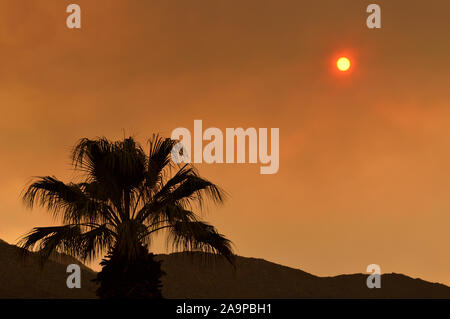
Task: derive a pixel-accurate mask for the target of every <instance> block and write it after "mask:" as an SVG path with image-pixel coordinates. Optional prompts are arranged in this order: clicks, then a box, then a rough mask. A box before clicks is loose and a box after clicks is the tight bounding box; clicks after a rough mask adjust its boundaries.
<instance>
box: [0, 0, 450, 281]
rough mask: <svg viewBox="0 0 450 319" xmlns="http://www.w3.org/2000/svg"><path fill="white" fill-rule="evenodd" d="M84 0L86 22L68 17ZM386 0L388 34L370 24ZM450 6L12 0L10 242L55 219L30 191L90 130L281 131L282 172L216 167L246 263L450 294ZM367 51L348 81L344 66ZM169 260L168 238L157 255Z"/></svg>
mask: <svg viewBox="0 0 450 319" xmlns="http://www.w3.org/2000/svg"><path fill="white" fill-rule="evenodd" d="M70 3H78V4H79V5H80V6H81V9H82V29H81V30H69V29H68V28H67V27H66V25H65V20H66V17H67V15H68V14H67V13H65V10H66V6H67V5H68V4H70ZM370 3H378V4H380V5H381V8H382V29H380V30H369V29H368V28H367V27H366V26H365V20H366V18H367V16H368V14H367V13H366V7H367V5H368V4H370ZM449 12H450V2H448V1H444V0H442V1H437V0H430V1H420V2H419V1H406V0H404V1H400V0H396V1H380V0H377V1H375V0H373V1H354V0H347V1H341V0H340V1H338V0H327V1H299V0H289V1H287V0H283V1H281V0H271V1H264V0H239V1H230V0H214V1H211V0H189V1H187V0H171V1H167V0H160V1H150V0H149V1H141V0H126V1H125V0H124V1H106V0H96V1H87V0H78V1H75V0H72V1H61V0H45V1H44V0H41V1H35V0H27V1H25V0H23V1H13V0H1V2H0V102H1V104H0V105H1V106H0V107H1V114H0V132H1V133H0V148H1V150H2V157H1V165H0V176H1V179H0V203H1V206H0V238H2V239H4V240H6V241H8V242H10V243H15V242H16V240H17V238H18V237H20V236H21V235H23V234H24V233H26V232H27V231H29V230H30V229H31V228H32V227H34V226H46V225H49V224H51V223H52V220H51V218H50V217H49V215H48V214H47V213H46V212H45V211H43V210H35V211H29V210H27V209H26V208H25V207H24V206H23V205H22V202H21V201H20V192H21V191H22V189H23V187H24V186H25V184H26V183H27V182H28V181H29V180H30V178H31V177H32V176H39V175H56V176H58V177H60V178H63V179H65V180H69V179H70V178H71V177H72V176H73V172H72V171H71V168H70V158H69V156H70V150H71V147H72V146H73V145H74V144H75V143H76V142H77V140H78V139H80V138H81V137H96V136H106V137H108V138H111V139H116V138H121V137H123V134H124V132H125V133H126V134H132V135H135V136H136V137H137V139H138V140H139V141H141V142H142V143H145V141H146V139H147V138H148V137H150V136H151V135H152V134H153V133H157V132H159V133H161V134H163V135H165V136H170V133H171V131H172V130H173V129H174V128H176V127H180V126H182V127H187V128H189V129H192V127H193V120H194V119H201V120H203V125H204V127H205V128H206V127H212V126H214V127H218V128H221V129H223V130H225V128H227V127H244V128H247V127H267V128H271V127H278V128H280V170H279V172H278V174H276V175H260V174H259V164H241V165H236V164H227V165H225V164H215V165H207V164H202V165H200V166H199V169H200V172H201V173H202V175H204V176H205V177H207V178H208V179H211V180H212V181H214V182H216V183H218V184H219V185H221V186H222V187H223V188H225V190H227V191H228V193H229V194H230V198H229V200H228V202H227V203H226V204H225V205H224V206H223V207H221V208H218V209H213V210H211V211H210V213H209V214H207V216H205V219H207V220H208V221H210V222H212V223H213V224H214V225H215V226H217V227H218V229H219V231H220V232H222V233H224V234H226V235H227V236H228V237H229V238H230V239H232V240H233V242H234V243H235V245H236V248H237V252H238V254H240V255H243V256H251V257H261V258H264V259H267V260H270V261H273V262H277V263H281V264H284V265H288V266H292V267H295V268H301V269H303V270H305V271H308V272H311V273H314V274H317V275H335V274H341V273H355V272H365V270H366V267H367V265H368V264H372V263H375V264H379V265H380V266H381V270H382V272H401V273H405V274H408V275H410V276H413V277H415V276H420V277H422V278H423V279H426V280H430V281H439V282H443V283H446V284H450V250H449V247H448V245H449V243H450V231H449V225H450V90H449V88H448V86H449V78H450V59H449V53H450V42H449V41H448V38H449V36H450V19H448V13H449ZM340 54H346V55H348V56H350V57H351V58H352V62H353V70H352V72H351V74H347V75H346V76H342V74H341V75H338V74H337V73H336V72H335V71H334V69H333V67H332V66H333V62H334V59H335V58H336V57H337V56H339V55H340ZM155 249H156V250H158V251H161V250H160V247H159V245H157V246H156V247H155Z"/></svg>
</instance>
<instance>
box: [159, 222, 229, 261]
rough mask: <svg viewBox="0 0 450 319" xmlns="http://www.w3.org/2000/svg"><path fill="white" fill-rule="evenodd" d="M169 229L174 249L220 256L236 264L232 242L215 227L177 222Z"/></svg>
mask: <svg viewBox="0 0 450 319" xmlns="http://www.w3.org/2000/svg"><path fill="white" fill-rule="evenodd" d="M167 229H168V230H169V236H168V242H169V243H170V242H171V243H172V247H173V248H175V249H182V250H186V251H201V252H206V253H215V254H220V255H222V256H224V257H225V258H226V259H227V260H228V261H229V262H230V263H231V264H234V253H233V249H232V243H231V241H230V240H228V239H227V238H226V237H225V236H224V235H222V234H220V233H218V232H217V230H216V229H215V228H214V227H213V226H211V225H209V224H207V223H204V222H200V221H195V222H184V221H177V222H175V223H173V224H172V225H171V227H168V228H167Z"/></svg>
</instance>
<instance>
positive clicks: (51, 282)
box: [0, 240, 450, 299]
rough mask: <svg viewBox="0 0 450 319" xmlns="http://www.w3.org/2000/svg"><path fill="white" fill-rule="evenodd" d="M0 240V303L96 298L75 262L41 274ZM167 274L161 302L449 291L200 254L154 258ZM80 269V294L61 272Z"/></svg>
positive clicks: (88, 273) (394, 278)
mask: <svg viewBox="0 0 450 319" xmlns="http://www.w3.org/2000/svg"><path fill="white" fill-rule="evenodd" d="M20 252H21V249H20V248H18V247H16V246H14V245H10V244H8V243H6V242H4V241H1V240H0V298H96V296H95V289H96V287H97V286H96V284H94V283H93V282H92V279H94V278H95V276H96V273H95V272H94V271H93V270H91V269H89V268H88V267H86V266H84V265H83V264H82V263H81V262H80V261H78V260H76V259H74V258H72V257H70V256H67V255H58V256H57V257H54V258H52V260H50V261H49V262H47V264H46V265H45V266H44V268H41V267H40V259H39V256H37V255H36V254H35V253H31V255H30V256H29V257H28V258H26V259H23V258H22V257H21V254H20ZM158 258H159V259H160V260H162V261H163V264H162V268H163V270H164V271H165V272H166V273H167V274H166V275H165V276H164V277H163V278H162V281H163V285H164V286H163V295H164V297H165V298H200V299H201V298H450V287H448V286H445V285H443V284H439V283H431V282H427V281H424V280H422V279H413V278H411V277H408V276H405V275H402V274H395V273H392V274H383V275H382V277H381V288H380V289H369V288H367V286H366V279H367V276H368V275H367V274H351V275H340V276H335V277H318V276H314V275H312V274H309V273H307V272H304V271H302V270H299V269H294V268H290V267H286V266H282V265H278V264H275V263H272V262H268V261H266V260H263V259H257V258H246V257H240V256H237V257H236V267H235V269H233V268H232V267H231V266H230V264H229V263H228V262H227V261H226V260H225V258H223V257H215V256H212V255H209V254H204V253H186V252H185V253H173V254H170V255H165V254H162V255H158ZM69 264H78V265H80V267H81V278H82V280H81V281H82V282H81V288H80V289H69V288H67V286H66V279H67V276H68V275H69V274H68V273H67V272H66V268H67V266H68V265H69Z"/></svg>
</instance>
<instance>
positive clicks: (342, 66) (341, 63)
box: [336, 57, 351, 72]
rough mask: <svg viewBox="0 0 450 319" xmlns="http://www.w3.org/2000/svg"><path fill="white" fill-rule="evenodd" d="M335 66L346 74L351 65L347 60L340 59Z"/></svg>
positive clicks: (344, 58)
mask: <svg viewBox="0 0 450 319" xmlns="http://www.w3.org/2000/svg"><path fill="white" fill-rule="evenodd" d="M336 66H337V68H338V70H339V71H341V72H347V71H348V70H350V66H351V63H350V60H349V59H348V58H346V57H340V58H339V59H338V60H337V62H336Z"/></svg>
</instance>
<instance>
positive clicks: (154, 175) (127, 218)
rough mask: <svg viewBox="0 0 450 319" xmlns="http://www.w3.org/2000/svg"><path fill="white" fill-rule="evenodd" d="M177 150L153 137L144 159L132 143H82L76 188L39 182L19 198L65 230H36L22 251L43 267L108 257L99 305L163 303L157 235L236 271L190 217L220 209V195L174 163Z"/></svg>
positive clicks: (226, 249)
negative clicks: (59, 260) (53, 261)
mask: <svg viewBox="0 0 450 319" xmlns="http://www.w3.org/2000/svg"><path fill="white" fill-rule="evenodd" d="M175 143H176V141H173V140H171V139H169V138H166V139H163V138H161V137H159V136H157V135H153V137H152V138H151V139H150V140H149V148H150V150H149V153H148V154H149V155H146V153H145V152H144V150H143V148H142V147H141V146H140V145H139V144H138V143H137V142H136V141H135V140H134V139H133V138H132V137H129V138H124V139H123V140H120V141H115V142H113V141H109V140H107V139H106V138H98V139H87V138H84V139H81V140H80V141H79V142H78V144H77V145H76V146H75V148H74V149H73V152H72V164H73V166H74V168H75V170H76V171H78V172H80V173H81V175H80V176H81V177H82V181H81V182H70V183H64V182H62V181H60V180H58V179H57V178H56V177H53V176H45V177H37V178H36V180H35V181H33V182H32V183H31V184H30V185H29V186H28V187H27V188H26V190H25V193H24V195H23V200H24V202H25V203H26V204H27V205H28V206H29V207H31V208H32V207H33V206H34V205H36V204H37V205H40V206H42V207H46V208H47V209H48V210H49V211H50V212H52V213H53V214H54V216H55V217H56V218H60V219H61V220H62V223H63V225H62V226H54V227H36V228H33V230H32V231H31V232H29V233H28V234H26V235H25V236H24V237H23V238H22V239H21V240H20V241H19V244H20V246H21V247H22V248H24V249H25V251H29V250H36V251H38V252H39V253H40V255H41V256H42V257H44V259H48V258H49V257H50V256H51V255H52V254H54V253H55V252H63V253H66V254H69V255H72V256H74V257H76V258H79V259H81V260H83V261H86V260H92V259H94V258H96V257H98V256H101V255H102V254H103V253H104V252H107V253H108V255H107V256H106V257H105V258H104V259H103V261H102V263H101V265H102V266H103V268H102V271H101V272H100V273H99V274H98V276H97V281H98V282H99V283H100V286H99V289H98V290H97V295H98V296H99V297H102V298H158V297H161V289H160V288H161V281H160V277H161V275H162V274H163V273H162V271H161V268H160V262H158V261H155V260H154V259H153V256H154V255H153V254H151V253H149V252H148V246H149V245H150V243H151V239H152V237H153V235H155V234H156V233H158V232H160V231H165V232H166V233H167V235H168V237H167V239H168V241H169V242H170V243H171V244H172V247H173V248H175V249H183V250H189V251H203V252H211V253H215V254H220V255H223V256H225V257H226V258H227V259H228V260H229V261H230V262H231V263H233V251H232V248H231V242H230V241H229V240H228V239H227V238H226V237H224V236H223V235H221V234H220V233H218V232H217V230H216V229H215V228H214V227H213V226H211V225H209V224H207V223H205V222H203V221H201V220H200V219H199V217H198V215H197V214H195V213H194V212H193V210H194V209H195V208H200V209H201V207H202V206H203V204H204V202H205V200H208V199H209V200H212V201H213V202H215V203H222V202H223V199H224V193H223V191H221V190H220V188H219V187H218V186H216V185H214V184H213V183H211V182H209V181H208V180H206V179H203V178H201V177H200V176H199V175H198V173H197V171H196V169H195V168H194V167H193V166H192V165H190V164H185V165H177V164H174V163H173V161H172V160H171V151H172V148H173V146H174V145H175ZM174 170H175V171H174Z"/></svg>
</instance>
